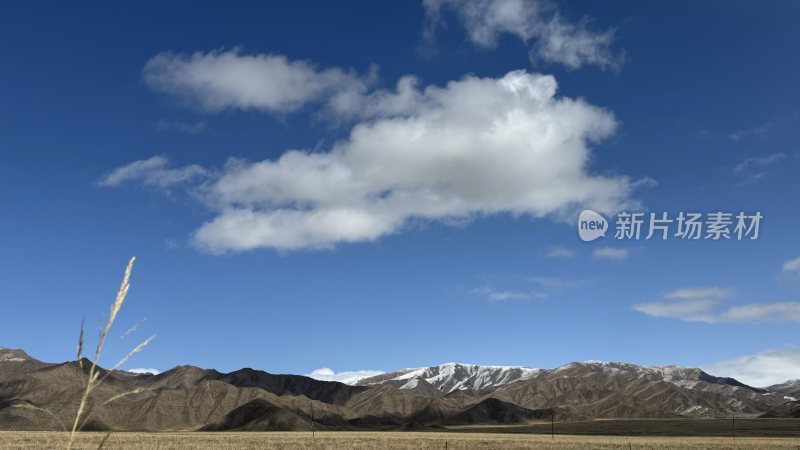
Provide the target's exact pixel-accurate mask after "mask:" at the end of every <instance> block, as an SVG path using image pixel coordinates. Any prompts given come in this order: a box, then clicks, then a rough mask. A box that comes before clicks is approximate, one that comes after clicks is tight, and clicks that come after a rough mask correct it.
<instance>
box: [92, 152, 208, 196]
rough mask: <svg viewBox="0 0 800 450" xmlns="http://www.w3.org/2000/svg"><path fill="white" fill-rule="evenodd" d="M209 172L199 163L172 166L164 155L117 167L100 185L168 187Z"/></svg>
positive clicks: (189, 180)
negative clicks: (133, 184)
mask: <svg viewBox="0 0 800 450" xmlns="http://www.w3.org/2000/svg"><path fill="white" fill-rule="evenodd" d="M208 175H209V172H208V171H207V170H206V169H204V168H202V167H200V166H197V165H188V166H184V167H180V168H176V169H173V168H170V167H169V160H168V159H167V157H165V156H162V155H157V156H153V157H152V158H149V159H143V160H139V161H134V162H132V163H129V164H125V165H124V166H121V167H117V168H116V169H114V170H112V171H111V172H109V173H107V174H106V175H104V176H103V177H102V178H100V180H99V181H98V184H99V185H100V186H108V187H113V186H119V185H122V184H125V183H141V184H143V185H145V186H151V187H158V188H167V187H170V186H173V185H176V184H180V183H187V182H191V181H194V180H196V179H198V178H204V177H206V176H208Z"/></svg>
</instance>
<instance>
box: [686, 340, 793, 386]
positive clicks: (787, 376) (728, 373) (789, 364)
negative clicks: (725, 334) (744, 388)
mask: <svg viewBox="0 0 800 450" xmlns="http://www.w3.org/2000/svg"><path fill="white" fill-rule="evenodd" d="M701 368H702V369H703V370H704V371H706V372H708V373H710V374H713V375H717V376H724V377H732V378H736V379H737V380H739V381H741V382H743V383H745V384H748V385H750V386H757V387H768V386H771V385H774V384H780V383H783V382H785V381H787V380H791V379H798V378H800V347H795V346H792V347H786V348H784V349H779V350H765V351H763V352H760V353H756V354H754V355H746V356H741V357H738V358H733V359H729V360H725V361H719V362H716V363H712V364H708V365H706V366H703V367H701Z"/></svg>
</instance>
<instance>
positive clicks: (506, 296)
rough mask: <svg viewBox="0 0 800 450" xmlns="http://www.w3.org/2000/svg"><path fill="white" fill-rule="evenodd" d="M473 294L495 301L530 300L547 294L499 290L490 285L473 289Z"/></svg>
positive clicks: (544, 296)
mask: <svg viewBox="0 0 800 450" xmlns="http://www.w3.org/2000/svg"><path fill="white" fill-rule="evenodd" d="M470 293H471V294H473V295H478V296H481V297H484V298H487V299H489V300H492V301H496V302H504V301H509V300H531V299H535V298H536V299H542V298H546V297H547V294H545V293H542V292H535V291H510V290H500V289H494V288H491V287H482V288H476V289H473V290H472V291H471V292H470Z"/></svg>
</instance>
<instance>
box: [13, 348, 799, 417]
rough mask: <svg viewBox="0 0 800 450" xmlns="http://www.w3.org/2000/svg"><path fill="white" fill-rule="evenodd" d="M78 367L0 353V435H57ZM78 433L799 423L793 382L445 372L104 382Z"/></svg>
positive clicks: (457, 368) (135, 377) (602, 369)
mask: <svg viewBox="0 0 800 450" xmlns="http://www.w3.org/2000/svg"><path fill="white" fill-rule="evenodd" d="M90 364H91V363H90V362H89V361H87V360H82V361H70V362H64V363H58V364H53V363H46V362H42V361H38V360H36V359H34V358H32V357H31V356H29V355H28V354H27V353H25V352H24V351H23V350H19V349H7V348H2V347H0V430H62V429H65V428H68V427H69V425H70V424H71V422H70V420H71V418H72V417H74V414H75V411H76V409H77V406H78V402H79V400H80V396H81V393H82V389H83V387H84V384H85V380H86V377H87V373H88V370H89V366H90ZM101 373H102V375H103V376H104V375H106V374H107V375H108V376H107V377H106V378H105V381H104V382H103V383H102V384H101V385H100V387H98V388H97V389H96V390H95V391H94V392H93V394H92V396H91V397H90V401H89V403H90V407H89V411H90V413H89V416H88V419H87V422H86V425H85V427H84V429H89V430H109V431H133V430H140V431H178V430H207V431H217V430H241V431H247V430H260V431H264V430H309V429H311V428H312V426H313V427H314V428H315V429H318V430H360V429H377V430H391V429H425V428H434V429H435V428H443V427H452V426H462V425H478V424H480V425H490V424H491V425H501V424H523V423H530V422H533V421H537V420H548V421H549V420H551V418H552V417H555V419H556V420H558V421H574V420H587V419H607V418H710V417H729V416H731V415H734V414H735V415H737V416H749V417H765V418H766V417H800V402H798V401H797V400H796V399H797V397H798V396H800V381H798V380H791V381H787V382H786V383H782V384H778V385H775V386H770V387H768V388H755V387H751V386H747V385H745V384H743V383H740V382H739V381H737V380H735V379H732V378H723V377H716V376H713V375H710V374H708V373H706V372H704V371H702V370H700V369H696V368H684V367H678V366H660V367H653V366H639V365H635V364H626V363H608V362H599V361H588V362H574V363H570V364H566V365H564V366H561V367H557V368H555V369H531V368H524V367H501V366H481V365H471V364H458V363H449V364H442V365H439V366H433V367H425V368H415V369H403V370H398V371H394V372H389V373H384V374H381V375H377V376H372V377H368V378H362V379H358V380H353V381H352V382H351V384H344V383H339V382H335V381H320V380H316V379H313V378H309V377H306V376H301V375H278V374H270V373H267V372H264V371H260V370H254V369H249V368H246V369H240V370H237V371H234V372H230V373H222V372H218V371H216V370H213V369H201V368H198V367H194V366H178V367H175V368H173V369H171V370H168V371H166V372H163V373H160V374H139V373H131V372H126V371H111V372H108V371H105V370H101Z"/></svg>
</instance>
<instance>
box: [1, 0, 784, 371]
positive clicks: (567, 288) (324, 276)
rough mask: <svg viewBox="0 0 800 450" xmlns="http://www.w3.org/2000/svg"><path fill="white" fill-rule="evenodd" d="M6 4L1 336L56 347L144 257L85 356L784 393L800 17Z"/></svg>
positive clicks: (528, 6)
mask: <svg viewBox="0 0 800 450" xmlns="http://www.w3.org/2000/svg"><path fill="white" fill-rule="evenodd" d="M2 8H3V11H2V14H0V30H2V31H0V33H2V39H0V47H2V54H3V55H4V61H3V64H2V68H0V86H2V88H0V89H2V99H3V101H2V103H1V104H0V149H2V152H1V153H0V158H1V160H2V164H0V186H1V188H0V200H2V205H3V207H4V215H3V219H2V220H0V236H2V238H0V243H2V248H3V251H2V252H1V253H0V297H1V298H2V299H3V311H4V319H5V320H3V326H2V327H0V345H3V346H6V347H22V348H24V349H26V350H27V351H28V352H29V353H31V354H32V355H34V356H35V357H38V358H40V359H43V360H47V361H63V360H67V359H70V358H72V357H73V353H74V347H75V340H76V338H77V332H78V326H79V324H80V321H81V318H82V317H86V320H87V325H88V327H89V328H90V329H92V328H94V327H97V326H99V325H100V323H101V321H102V320H103V316H102V314H103V312H104V311H106V310H107V307H108V304H109V303H110V302H111V300H112V299H113V294H114V292H115V289H116V287H117V283H118V280H119V277H120V276H121V273H122V269H123V268H124V264H125V262H126V261H127V260H128V258H129V257H130V256H132V255H136V256H137V265H136V267H135V268H134V275H133V279H132V289H131V292H130V295H129V298H128V300H127V302H126V304H125V305H124V307H123V310H122V313H121V317H120V319H119V322H118V323H117V325H116V330H117V333H118V335H121V334H122V333H123V332H124V331H125V330H126V329H127V328H129V327H130V326H132V325H134V324H136V323H139V322H140V321H142V320H143V322H142V323H141V325H140V326H139V328H138V330H137V331H136V332H135V333H133V334H131V335H129V336H127V337H125V338H124V339H123V338H117V336H116V335H115V336H114V339H112V340H111V342H110V343H109V346H108V354H107V355H106V358H107V360H106V364H108V363H113V361H114V360H115V358H118V357H119V356H121V355H124V353H125V352H126V351H127V350H128V349H129V348H131V347H133V346H134V345H136V343H138V342H139V341H141V340H143V339H144V338H146V337H147V336H149V335H152V334H156V335H157V338H156V340H155V341H154V342H153V343H152V344H151V346H149V347H148V348H147V349H146V350H145V351H144V352H142V353H141V354H138V355H136V357H135V359H134V360H132V361H131V363H129V364H128V365H127V367H129V368H133V367H154V368H158V369H161V370H164V369H167V368H169V367H171V366H174V365H178V364H194V365H198V366H202V367H214V368H216V369H218V370H235V369H237V368H240V367H255V368H259V369H264V370H267V371H270V372H275V373H310V372H311V371H313V370H314V369H318V368H321V367H329V368H331V369H333V370H334V371H337V372H339V371H351V370H365V369H370V370H391V369H396V368H400V367H416V366H424V365H432V364H438V363H443V362H447V361H459V362H470V363H480V364H498V365H525V366H532V367H543V368H547V367H554V366H557V365H560V364H563V363H567V362H569V361H573V360H587V359H602V360H613V361H626V362H634V363H641V364H672V363H674V364H681V365H686V366H702V367H705V368H709V370H715V372H720V373H718V374H719V375H732V376H738V377H740V378H742V379H744V380H745V381H749V382H752V383H762V384H763V383H765V382H768V381H776V380H775V379H777V378H781V377H783V378H789V377H794V378H800V349H798V347H796V344H797V338H798V332H797V326H798V322H800V303H798V302H800V281H799V280H800V261H796V262H793V261H795V260H796V259H797V258H798V257H800V245H799V244H800V242H799V241H800V238H798V233H797V231H796V229H797V220H798V219H800V205H798V203H797V202H796V201H795V196H796V194H797V193H798V187H797V175H796V174H797V171H798V168H799V167H800V161H799V157H800V152H798V150H799V149H798V148H797V144H796V142H797V138H798V137H800V110H798V104H800V90H798V87H797V83H796V80H795V78H796V74H797V73H798V70H800V59H798V55H797V51H796V50H797V49H796V42H798V41H799V40H800V30H798V29H797V27H796V26H795V25H796V23H797V21H798V19H800V6H798V4H796V3H795V2H788V1H787V2H771V3H770V4H769V5H766V6H764V5H755V4H753V3H752V2H724V3H723V2H662V3H654V2H646V3H642V2H613V3H600V2H570V3H551V2H547V3H545V2H543V1H539V0H481V1H473V2H467V3H464V4H456V3H453V2H450V1H447V0H443V1H428V2H426V3H425V4H423V3H418V2H396V3H393V4H385V3H381V4H380V5H378V4H377V3H375V2H363V3H361V2H350V3H346V4H335V5H334V4H333V3H331V2H319V3H305V2H284V3H281V4H270V5H267V4H256V3H255V2H254V3H249V4H242V5H239V6H237V7H235V8H232V7H231V6H230V5H227V6H226V5H222V4H208V5H203V6H202V7H200V6H199V5H198V4H197V3H190V2H171V3H167V4H164V3H157V2H140V3H137V4H136V5H135V6H134V5H119V4H117V5H112V4H108V3H102V2H94V3H92V2H90V3H83V4H80V5H69V6H68V5H65V4H63V3H60V2H40V3H30V2H29V3H26V4H22V3H18V4H7V5H4V6H3V7H2ZM509 12H511V13H509ZM404 77H405V78H404ZM409 77H410V78H409ZM556 85H557V91H555V93H554V91H553V89H555V86H556ZM292 150H293V152H291V151H292ZM584 207H586V208H592V209H596V210H599V211H603V212H605V213H606V214H609V213H611V214H613V212H614V211H618V210H620V209H629V210H636V211H654V212H662V211H663V212H669V213H670V214H677V212H679V211H700V212H709V211H729V212H739V211H746V212H755V211H760V212H761V213H762V214H763V215H764V219H763V222H762V224H761V230H760V231H761V232H760V237H759V238H758V239H757V240H754V241H749V240H745V241H736V240H732V241H722V242H711V241H705V240H701V241H681V240H680V239H668V240H666V241H654V240H650V241H644V240H640V241H616V240H614V239H612V238H610V237H606V238H604V239H602V240H599V241H595V242H591V243H584V242H581V241H580V240H579V239H578V236H577V233H576V231H575V225H574V220H575V218H576V217H577V211H579V210H580V209H581V208H584ZM609 216H610V215H609ZM607 248H613V249H614V250H598V249H607ZM602 255H606V257H603V256H602ZM609 255H610V256H611V257H609ZM653 304H657V305H661V306H666V307H667V308H666V311H667V312H664V311H665V309H664V308H662V309H661V310H660V311H661V313H660V314H652V312H653V311H654V309H653V308H650V309H648V308H642V307H641V305H653ZM637 305H639V307H638V308H637ZM676 305H677V306H676ZM745 305H747V308H749V309H747V310H746V311H749V313H748V314H744V315H743V316H737V317H738V318H737V319H736V320H731V319H730V318H729V316H726V315H725V314H726V311H727V312H729V311H730V310H731V308H737V307H742V306H745ZM670 307H671V308H670ZM692 308H700V310H701V312H702V314H701V315H700V316H702V317H701V318H699V319H698V315H697V314H695V315H692V314H687V313H686V311H687V310H691V309H692ZM703 308H705V309H703ZM643 311H650V312H651V314H648V313H646V312H643ZM681 311H683V312H681ZM722 372H724V373H722Z"/></svg>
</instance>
